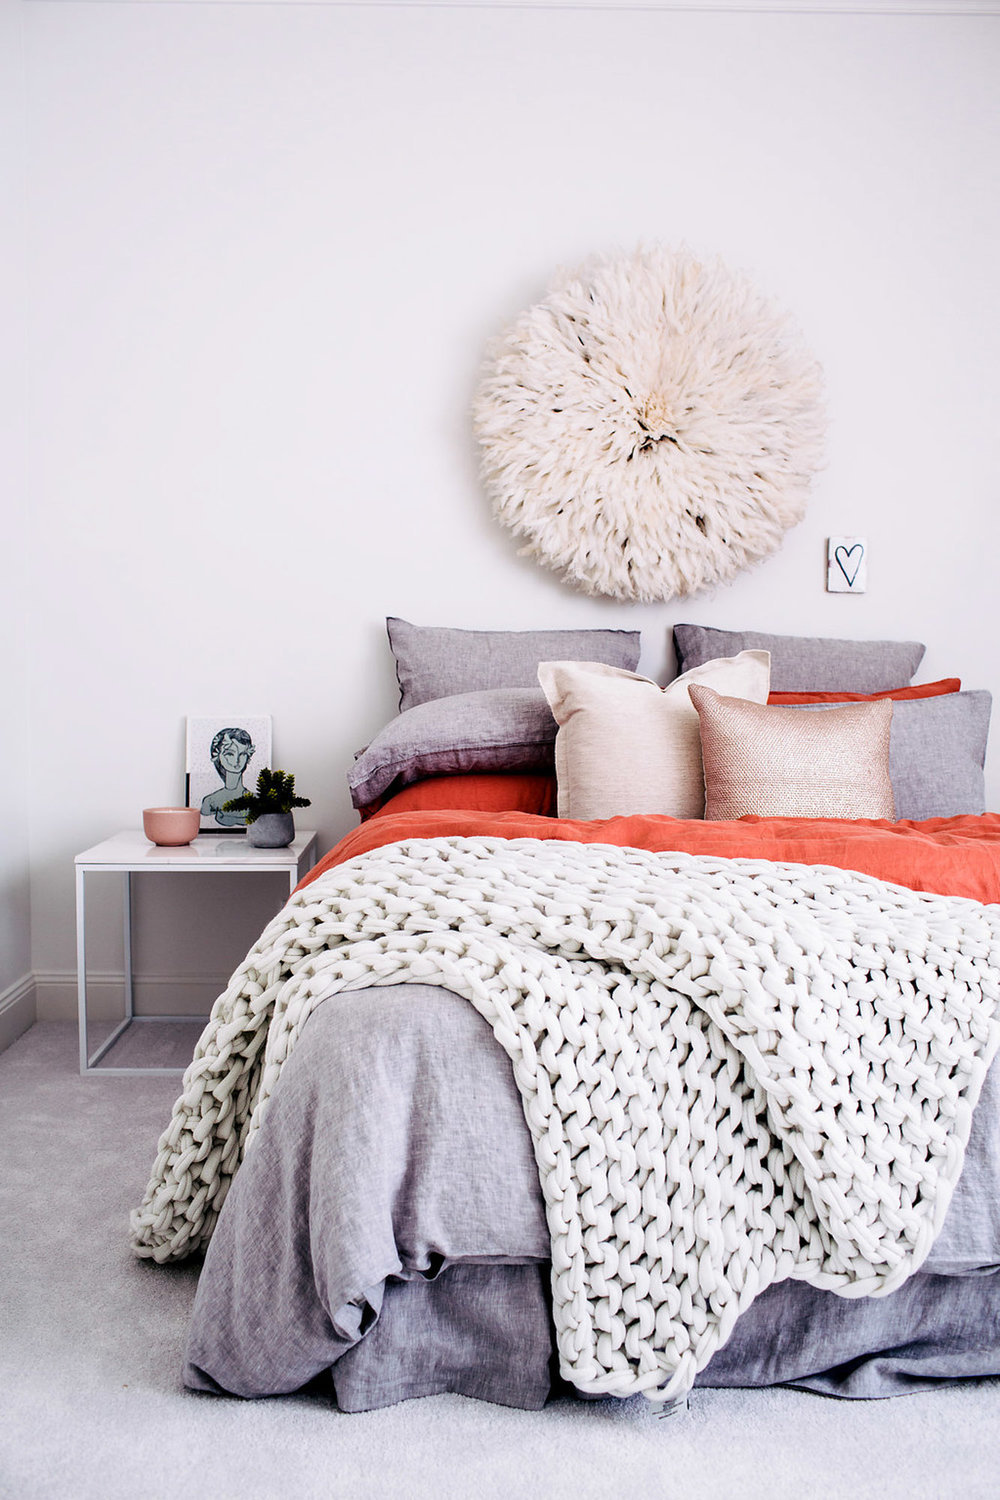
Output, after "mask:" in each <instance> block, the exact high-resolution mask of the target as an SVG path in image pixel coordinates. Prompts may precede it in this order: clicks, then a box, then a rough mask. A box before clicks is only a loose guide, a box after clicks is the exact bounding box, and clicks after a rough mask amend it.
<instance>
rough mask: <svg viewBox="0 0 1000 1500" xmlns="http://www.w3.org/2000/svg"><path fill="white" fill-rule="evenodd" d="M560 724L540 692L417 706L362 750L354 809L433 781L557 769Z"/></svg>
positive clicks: (457, 697) (495, 691)
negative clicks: (473, 774) (471, 774)
mask: <svg viewBox="0 0 1000 1500" xmlns="http://www.w3.org/2000/svg"><path fill="white" fill-rule="evenodd" d="M555 738H556V721H555V719H554V718H553V717H552V710H551V709H550V708H549V705H548V700H547V699H546V697H545V694H544V693H543V692H542V690H541V688H540V687H533V688H488V689H486V690H485V691H483V692H478V693H458V694H454V695H452V696H451V697H448V698H435V699H433V700H432V701H431V702H430V703H418V704H417V706H416V707H415V708H409V709H406V710H405V712H403V713H401V714H400V715H399V717H398V718H395V719H392V720H391V721H390V722H389V723H388V724H387V725H386V726H385V728H384V729H382V730H380V732H379V733H378V734H377V735H376V736H375V738H374V739H373V740H372V742H371V744H370V745H369V746H368V747H367V749H365V750H362V751H361V753H360V754H359V755H358V757H357V759H356V760H355V762H354V765H353V767H352V768H351V771H350V774H349V776H348V778H347V782H348V786H349V787H350V791H351V801H352V802H353V804H354V806H355V807H369V806H371V804H372V803H373V802H374V801H375V800H376V799H377V798H379V797H381V796H383V795H384V794H385V793H386V792H389V791H401V790H402V788H403V787H404V786H409V785H410V784H411V782H414V781H423V780H424V779H425V778H426V777H428V776H459V775H463V774H467V773H469V772H472V771H551V770H552V769H553V764H554V760H553V745H554V743H555Z"/></svg>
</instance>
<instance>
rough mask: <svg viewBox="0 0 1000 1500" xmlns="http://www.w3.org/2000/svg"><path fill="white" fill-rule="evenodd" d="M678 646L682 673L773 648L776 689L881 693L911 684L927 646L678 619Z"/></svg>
mask: <svg viewBox="0 0 1000 1500" xmlns="http://www.w3.org/2000/svg"><path fill="white" fill-rule="evenodd" d="M674 647H675V650H676V652H677V671H678V672H679V673H680V672H689V671H690V670H691V668H692V667H700V666H701V665H702V663H703V662H706V661H711V660H712V659H713V658H714V657H717V656H735V655H736V654H737V653H738V652H740V651H769V652H770V653H771V691H772V692H775V693H808V692H817V693H881V692H885V691H886V690H888V689H891V688H898V687H906V686H907V685H908V684H909V683H910V682H912V680H913V674H914V673H915V672H916V670H917V668H918V667H919V665H920V662H921V660H922V658H923V655H924V651H925V649H926V648H925V647H924V646H922V645H921V644H920V642H919V641H842V640H836V639H834V638H833V637H826V636H809V635H765V634H763V633H762V632H761V631H759V630H714V629H712V628H711V627H709V626H707V625H675V626H674Z"/></svg>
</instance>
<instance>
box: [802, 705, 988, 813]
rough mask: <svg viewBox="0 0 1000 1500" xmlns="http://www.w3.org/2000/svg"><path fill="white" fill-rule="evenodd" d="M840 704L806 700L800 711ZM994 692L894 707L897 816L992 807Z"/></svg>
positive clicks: (892, 761)
mask: <svg viewBox="0 0 1000 1500" xmlns="http://www.w3.org/2000/svg"><path fill="white" fill-rule="evenodd" d="M834 706H835V705H832V704H827V703H801V704H797V705H795V708H796V712H798V711H800V710H802V709H805V710H806V711H807V712H817V711H818V712H821V713H822V712H823V711H824V710H825V709H827V708H830V707H834ZM992 708H993V696H992V694H991V693H988V692H986V691H985V690H984V689H982V688H975V689H972V690H971V691H969V692H964V693H945V694H943V695H942V696H941V697H939V698H905V699H901V700H900V701H898V702H895V703H893V705H892V729H891V731H890V734H889V779H890V781H891V782H892V792H893V797H894V799H895V802H896V817H897V819H908V820H909V819H916V820H919V819H922V818H957V817H960V816H961V815H962V814H964V813H974V814H979V813H984V812H985V811H986V779H985V777H984V775H983V764H984V762H985V760H986V741H987V739H988V737H989V732H990V713H991V711H992Z"/></svg>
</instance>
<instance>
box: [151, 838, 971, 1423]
mask: <svg viewBox="0 0 1000 1500" xmlns="http://www.w3.org/2000/svg"><path fill="white" fill-rule="evenodd" d="M998 966H1000V912H996V911H994V910H993V909H992V908H988V907H981V906H977V905H976V904H974V903H970V902H968V901H962V900H958V899H954V898H951V899H949V898H944V897H930V896H921V895H916V894H914V893H911V892H908V891H904V890H902V889H899V888H893V887H889V886H886V885H884V884H882V883H880V882H877V881H873V880H871V879H868V878H865V877H862V876H856V875H852V874H848V873H846V872H843V871H837V870H830V869H825V870H824V869H819V870H806V869H803V868H800V867H781V866H774V865H768V866H761V865H759V864H754V863H752V862H741V861H713V860H705V859H698V858H692V857H689V856H683V855H676V856H671V857H669V858H668V857H664V856H660V857H656V856H651V855H648V854H645V853H643V852H642V851H639V850H635V849H623V850H622V849H614V848H609V847H598V848H589V849H588V848H585V847H584V846H573V845H564V846H563V847H562V848H561V849H558V848H555V846H553V845H552V844H548V843H545V842H539V841H534V840H530V841H529V840H526V841H514V842H507V841H503V840H462V839H447V840H438V841H428V842H425V843H422V842H420V841H415V842H414V843H411V844H404V845H396V846H393V847H392V848H391V849H387V850H383V851H381V852H380V853H378V854H376V855H371V856H368V857H367V858H366V859H363V860H358V861H354V862H351V863H350V864H348V865H346V866H342V867H340V868H339V869H334V870H331V871H329V872H328V873H327V875H326V876H325V877H324V879H323V881H322V882H317V883H316V884H314V885H313V886H311V887H310V888H309V890H308V891H305V892H302V893H301V895H300V897H298V898H293V900H292V901H291V902H290V903H289V905H288V907H286V909H285V913H284V914H283V915H282V917H281V918H279V919H276V921H275V923H274V924H272V927H271V928H269V929H268V931H267V932H266V933H265V934H264V937H263V938H262V939H261V941H260V943H259V944H258V945H257V946H256V947H255V949H254V950H252V953H251V955H250V958H249V959H248V961H247V964H246V965H244V967H243V969H241V970H240V971H238V973H237V975H236V976H235V977H234V981H233V984H232V985H231V987H230V990H229V991H227V994H226V996H224V997H223V999H222V1001H220V1002H219V1003H218V1005H217V1008H216V1012H215V1013H214V1016H213V1022H212V1023H210V1026H209V1028H208V1030H207V1032H206V1034H205V1037H204V1038H203V1041H202V1043H201V1044H199V1049H198V1052H197V1053H196V1058H195V1063H194V1064H193V1065H192V1069H189V1073H188V1075H186V1078H185V1093H184V1095H182V1098H181V1100H180V1101H179V1102H178V1106H177V1109H176V1111H175V1118H174V1122H173V1123H172V1126H171V1129H170V1130H169V1131H168V1132H167V1135H166V1136H165V1137H164V1140H163V1142H162V1143H161V1155H160V1159H159V1160H158V1163H157V1169H156V1172H155V1173H154V1178H153V1180H152V1182H151V1184H150V1189H149V1191H148V1192H147V1195H146V1200H145V1203H144V1205H143V1207H142V1209H140V1210H139V1211H137V1213H136V1214H135V1215H134V1216H133V1244H134V1246H135V1248H136V1249H137V1251H138V1253H146V1254H153V1255H155V1256H156V1258H158V1259H162V1258H166V1255H167V1254H171V1253H174V1254H176V1253H178V1252H181V1253H183V1252H184V1251H185V1250H190V1249H191V1248H193V1247H194V1246H195V1245H197V1243H198V1242H199V1235H200V1236H202V1237H204V1235H205V1228H204V1224H202V1225H201V1226H199V1222H198V1219H199V1213H200V1211H201V1210H202V1208H204V1207H207V1205H208V1203H209V1202H210V1200H211V1198H212V1195H213V1190H215V1199H216V1202H218V1199H219V1197H220V1196H221V1193H224V1190H225V1186H224V1185H225V1181H226V1177H227V1175H230V1174H227V1173H226V1171H225V1170H224V1168H223V1161H224V1158H225V1155H226V1151H227V1148H230V1147H231V1146H232V1144H233V1143H234V1142H235V1143H237V1145H241V1144H242V1140H243V1136H244V1130H245V1125H246V1121H245V1119H243V1118H241V1117H240V1116H239V1115H236V1116H233V1111H232V1108H231V1101H232V1097H233V1093H234V1090H235V1089H236V1088H237V1087H238V1085H239V1081H240V1072H241V1069H240V1066H239V1062H238V1058H239V1056H240V1054H241V1053H243V1054H245V1056H246V1058H247V1069H245V1070H244V1071H248V1070H249V1071H252V1072H253V1073H254V1074H257V1073H258V1072H259V1051H260V1037H261V1034H262V1033H263V1032H266V1031H267V1026H268V1021H269V1015H268V1013H269V1011H270V1008H271V1007H272V1006H273V1007H274V1008H275V1024H272V1025H271V1029H270V1034H269V1035H268V1042H267V1051H266V1055H265V1059H264V1066H263V1072H262V1074H261V1083H260V1087H259V1088H258V1089H257V1091H256V1092H257V1095H258V1098H257V1103H256V1106H255V1109H254V1114H253V1118H252V1119H251V1122H250V1129H251V1130H252V1128H253V1123H254V1121H259V1118H260V1111H261V1108H262V1106H263V1105H264V1104H265V1103H266V1100H267V1097H268V1095H269V1094H270V1091H271V1089H272V1088H273V1086H274V1083H275V1080H276V1078H277V1074H278V1071H279V1069H280V1066H281V1064H282V1063H283V1061H284V1059H285V1058H286V1057H287V1055H288V1052H289V1049H290V1047H291V1046H292V1045H293V1044H294V1041H295V1039H296V1037H297V1034H298V1031H299V1030H300V1029H301V1026H302V1025H303V1024H304V1021H305V1020H306V1019H307V1017H308V1015H309V1014H310V1012H311V1010H312V1009H313V1008H314V1007H315V1005H316V1004H317V1003H318V1002H319V1001H320V1000H321V999H324V998H325V997H326V996H328V995H329V994H330V993H331V992H333V991H335V990H337V989H338V988H343V987H351V986H352V985H353V986H355V987H360V986H362V985H364V984H365V983H371V982H372V980H373V979H376V980H378V979H381V980H383V981H385V980H390V981H391V980H392V979H397V980H401V979H403V978H406V977H417V978H424V979H428V980H430V981H431V982H434V981H438V982H441V983H446V984H448V985H449V987H451V988H453V989H455V990H457V991H459V992H460V993H462V994H464V995H465V996H466V998H467V999H470V1000H471V1001H472V1002H473V1004H475V1005H476V1007H477V1009H479V1010H480V1012H481V1013H482V1014H484V1015H485V1016H486V1018H487V1019H488V1020H489V1021H490V1022H491V1024H492V1025H493V1027H494V1030H495V1033H496V1035H497V1037H498V1039H499V1040H500V1041H501V1043H502V1044H503V1045H504V1047H505V1049H506V1050H507V1052H508V1054H509V1056H510V1057H511V1060H512V1062H513V1065H514V1074H515V1078H516V1080H517V1082H518V1086H519V1088H520V1090H521V1094H522V1100H523V1103H524V1108H525V1114H526V1116H527V1118H528V1122H529V1125H530V1127H531V1131H532V1136H533V1140H534V1145H535V1156H536V1162H537V1164H538V1167H539V1172H540V1176H541V1182H542V1189H543V1194H544V1197H545V1200H546V1210H547V1217H548V1223H549V1231H550V1235H551V1243H552V1261H553V1276H552V1286H553V1310H554V1319H555V1324H556V1329H557V1336H558V1342H559V1352H560V1365H561V1371H562V1373H563V1374H564V1375H565V1376H566V1378H568V1379H571V1380H572V1381H573V1383H574V1384H575V1385H578V1386H579V1387H580V1388H581V1389H584V1390H586V1391H589V1392H593V1393H601V1392H604V1393H610V1394H616V1395H626V1394H633V1393H635V1392H638V1391H642V1392H644V1393H645V1394H647V1395H649V1396H650V1397H651V1399H656V1400H671V1399H674V1398H676V1397H678V1396H680V1395H683V1394H684V1393H685V1392H686V1390H687V1389H688V1388H689V1387H690V1385H691V1383H692V1382H693V1380H694V1377H695V1375H696V1374H697V1372H698V1371H699V1370H700V1369H701V1368H703V1367H704V1366H705V1364H707V1362H708V1360H709V1359H710V1358H711V1356H712V1354H713V1353H714V1352H715V1350H716V1349H717V1348H718V1347H719V1345H720V1343H722V1342H724V1341H725V1339H726V1338H727V1337H728V1336H729V1334H730V1332H731V1331H732V1327H733V1324H734V1322H735V1320H736V1318H737V1317H738V1315H739V1313H740V1312H741V1311H743V1310H745V1308H746V1307H748V1306H749V1305H750V1303H751V1301H752V1300H753V1298H754V1297H755V1296H756V1295H758V1294H759V1293H760V1292H761V1291H763V1290H764V1289H765V1288H766V1287H767V1286H768V1285H770V1284H772V1283H774V1282H777V1281H781V1280H783V1279H785V1278H786V1277H794V1278H798V1279H802V1280H807V1281H809V1282H811V1283H812V1284H813V1285H815V1286H819V1287H823V1288H826V1289H837V1290H839V1291H841V1292H842V1294H844V1295H851V1296H859V1295H866V1294H869V1295H870V1294H875V1293H879V1292H888V1291H892V1290H894V1289H895V1288H896V1287H897V1286H899V1285H901V1284H902V1282H903V1281H904V1280H905V1279H906V1278H907V1277H908V1276H909V1275H911V1274H912V1272H913V1271H914V1270H915V1269H917V1268H918V1267H919V1266H920V1265H921V1263H922V1262H923V1261H924V1260H925V1259H926V1256H927V1253H928V1251H929V1249H930V1246H931V1243H932V1240H933V1238H934V1236H935V1234H936V1233H937V1231H938V1230H939V1229H940V1227H941V1223H942V1221H943V1217H944V1213H945V1210H946V1208H947V1203H948V1201H949V1198H950V1194H951V1191H952V1189H953V1187H954V1184H955V1182H956V1181H957V1179H958V1175H959V1173H960V1171H961V1165H962V1155H963V1150H964V1146H965V1142H966V1139H967V1136H968V1131H969V1127H970V1124H971V1109H972V1106H973V1105H974V1103H975V1101H976V1098H977V1097H978V1093H979V1089H980V1087H981V1084H982V1080H983V1077H984V1074H985V1069H986V1067H987V1065H988V1063H989V1061H990V1060H991V1058H992V1055H993V1053H994V1051H995V1050H996V1046H997V1043H998V1041H1000V1021H998V1019H997V1006H998V989H997V972H998ZM279 1022H280V1024H279ZM213 1071H214V1073H215V1075H216V1077H217V1088H213V1087H211V1086H210V1085H211V1078H212V1075H213ZM217 1090H221V1096H222V1097H221V1098H220V1094H219V1092H218V1091H217ZM245 1113H247V1114H248V1113H249V1112H248V1111H246V1112H245ZM220 1116H222V1117H225V1122H224V1125H222V1126H221V1127H220V1124H219V1122H220ZM202 1147H204V1148H207V1149H206V1150H205V1151H204V1153H203V1156H204V1160H205V1161H206V1162H207V1167H206V1169H205V1170H203V1171H202V1172H200V1173H197V1172H196V1170H195V1168H196V1163H197V1161H198V1149H199V1148H202ZM233 1170H235V1167H233ZM219 1188H221V1193H220V1191H218V1189H219ZM215 1211H217V1210H215V1209H213V1210H210V1212H215ZM165 1251H166V1253H165Z"/></svg>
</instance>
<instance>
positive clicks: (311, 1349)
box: [184, 985, 1000, 1411]
mask: <svg viewBox="0 0 1000 1500" xmlns="http://www.w3.org/2000/svg"><path fill="white" fill-rule="evenodd" d="M548 1257H549V1237H548V1231H547V1228H546V1222H545V1212H544V1206H543V1202H542V1196H541V1190H540V1188H539V1182H538V1173H537V1170H536V1167H535V1163H534V1157H533V1154H532V1146H531V1140H530V1136H529V1133H528V1128H527V1125H526V1123H525V1120H524V1116H523V1113H522V1109H521V1100H520V1095H519V1093H518V1090H517V1087H516V1085H515V1083H514V1079H513V1075H512V1072H511V1066H510V1063H509V1061H508V1059H507V1057H506V1055H505V1053H504V1052H503V1050H502V1049H501V1047H500V1045H499V1044H498V1042H497V1041H496V1040H495V1038H494V1036H493V1033H492V1030H491V1029H490V1027H489V1025H488V1024H487V1023H486V1022H485V1021H484V1020H483V1019H482V1018H481V1017H480V1016H479V1015H478V1014H477V1012H476V1011H475V1010H474V1009H473V1007H472V1006H471V1005H469V1004H468V1002H466V1001H465V1000H462V999H460V998H459V997H457V996H455V995H453V994H451V993H450V992H449V991H447V990H443V989H439V988H435V987H431V986H426V985H399V986H385V987H378V988H373V989H368V990H362V991H355V992H348V993H345V994H342V995H340V996H337V997H335V998H333V999H331V1000H329V1001H327V1002H326V1003H324V1004H323V1005H321V1006H319V1007H318V1009H317V1010H316V1011H315V1012H314V1014H313V1015H312V1016H311V1017H310V1019H309V1021H308V1022H307V1023H306V1026H305V1028H304V1030H303V1033H302V1036H301V1039H300V1041H299V1043H298V1045H297V1047H296V1048H295V1050H294V1051H293V1053H292V1055H291V1057H290V1058H289V1059H288V1061H287V1063H286V1064H285V1066H284V1068H283V1071H282V1074H281V1076H280V1078H279V1080H278V1083H277V1085H276V1087H275V1090H274V1094H273V1096H272V1098H271V1101H270V1104H269V1108H268V1114H267V1117H266V1119H265V1122H264V1125H263V1127H262V1129H261V1131H260V1133H259V1135H258V1137H257V1139H256V1141H255V1143H254V1144H253V1146H252V1148H251V1150H250V1151H249V1152H248V1154H247V1157H246V1160H245V1162H244V1164H243V1166H242V1167H241V1168H240V1170H239V1172H238V1173H237V1174H236V1177H235V1179H234V1182H233V1186H232V1188H231V1190H230V1193H229V1196H228V1198H227V1200H226V1203H225V1206H224V1208H223V1211H222V1214H221V1216H220V1219H219V1222H218V1225H217V1227H216V1230H215V1233H214V1236H213V1238H212V1240H211V1242H210V1244H209V1246H208V1250H207V1253H206V1256H205V1262H204V1266H203V1269H202V1273H201V1278H200V1281H199V1285H198V1291H197V1296H196V1299H195V1306H194V1311H193V1315H192V1322H191V1329H190V1335H189V1342H188V1348H187V1353H186V1364H185V1371H184V1379H185V1383H186V1384H187V1385H189V1386H190V1387H192V1388H193V1389H195V1390H202V1391H213V1392H217V1393H219V1392H222V1393H231V1394H233V1395H238V1396H262V1395H274V1394H280V1393H284V1392H290V1391H295V1390H299V1389H301V1388H302V1387H303V1386H306V1385H307V1384H310V1383H311V1382H313V1381H315V1380H316V1379H317V1377H322V1378H323V1379H324V1380H329V1381H330V1382H332V1387H333V1392H334V1394H335V1397H336V1400H337V1403H338V1405H339V1406H340V1407H341V1408H342V1409H344V1410H352V1411H356V1410H367V1409H371V1408H374V1407H379V1406H385V1405H388V1404H390V1403H392V1402H395V1401H400V1400H403V1399H407V1398H410V1397H414V1396H421V1395H432V1394H437V1393H440V1392H444V1391H452V1392H457V1393H460V1394H463V1395H468V1396H475V1397H479V1398H481V1399H486V1400H491V1401H495V1402H499V1403H502V1404H505V1405H512V1406H521V1407H527V1408H534V1407H539V1406H541V1405H542V1404H543V1403H544V1401H545V1400H546V1399H547V1397H548V1396H549V1394H550V1392H552V1391H553V1390H555V1391H559V1390H560V1389H562V1388H561V1386H560V1383H559V1381H558V1377H557V1375H556V1371H555V1362H554V1359H553V1341H552V1334H551V1324H550V1318H549V1305H548ZM996 1373H1000V1067H998V1064H994V1066H993V1068H992V1069H991V1071H990V1074H989V1075H988V1077H987V1080H986V1083H985V1085H984V1088H983V1093H982V1097H981V1099H980V1103H979V1105H978V1107H977V1110H976V1114H975V1119H974V1124H973V1130H972V1136H971V1139H970V1142H969V1148H968V1152H967V1155H966V1163H965V1167H964V1170H963V1173H962V1177H961V1180H960V1182H959V1185H958V1188H957V1190H956V1193H955V1196H954V1198H953V1201H952V1204H951V1207H950V1209H949V1212H948V1216H947V1219H946V1221H945V1224H944V1227H943V1229H942V1232H941V1234H940V1236H939V1237H938V1240H937V1242H936V1244H935V1246H934V1248H933V1250H932V1252H931V1256H930V1258H929V1259H928V1260H927V1261H926V1262H925V1264H924V1266H923V1268H922V1269H921V1271H920V1272H918V1273H917V1274H916V1275H914V1276H913V1277H911V1278H910V1280H909V1281H908V1282H906V1283H905V1284H904V1285H903V1286H902V1287H901V1288H900V1289H899V1290H898V1291H896V1292H894V1293H893V1294H891V1295H890V1296H888V1297H880V1298H843V1297H838V1296H836V1295H835V1294H833V1293H832V1292H823V1291H817V1290H815V1289H814V1288H811V1287H809V1286H807V1285H805V1284H804V1283H802V1282H783V1283H780V1284H779V1285H777V1286H773V1287H771V1288H770V1289H769V1290H768V1291H767V1292H765V1293H763V1294H762V1295H761V1296H760V1297H759V1298H758V1299H757V1300H756V1302H754V1304H753V1305H752V1306H751V1307H750V1308H749V1310H748V1311H747V1312H746V1313H745V1314H744V1315H743V1316H742V1317H741V1318H740V1319H739V1321H738V1322H737V1324H736V1328H735V1330H734V1333H733V1336H732V1337H731V1339H730V1340H729V1342H728V1344H727V1345H726V1346H725V1347H723V1348H722V1349H720V1350H719V1352H718V1353H717V1354H716V1356H715V1357H714V1359H713V1360H712V1361H711V1363H710V1364H709V1366H708V1367H707V1368H706V1369H705V1370H704V1371H703V1372H702V1374H701V1375H700V1377H699V1379H698V1382H697V1384H698V1385H702V1386H710V1385H732V1386H753V1385H769V1384H778V1383H791V1384H795V1385H800V1386H807V1387H810V1388H812V1389H815V1390H820V1391H825V1392H829V1393H832V1394H838V1395H844V1396H889V1395H895V1394H898V1393H900V1392H903V1391H908V1390H915V1389H923V1388H926V1387H927V1386H930V1385H935V1384H937V1383H938V1382H939V1381H941V1380H942V1379H950V1378H954V1377H957V1376H969V1375H986V1374H996Z"/></svg>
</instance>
